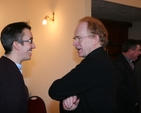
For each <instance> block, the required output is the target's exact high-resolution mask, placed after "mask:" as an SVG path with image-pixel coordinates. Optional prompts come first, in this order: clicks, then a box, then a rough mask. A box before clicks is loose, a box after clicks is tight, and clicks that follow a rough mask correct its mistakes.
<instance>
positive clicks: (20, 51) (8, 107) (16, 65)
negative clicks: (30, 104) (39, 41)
mask: <svg viewBox="0 0 141 113" xmlns="http://www.w3.org/2000/svg"><path fill="white" fill-rule="evenodd" d="M30 30H31V27H30V26H29V25H28V24H27V23H25V22H15V23H11V24H9V25H7V26H6V27H5V28H4V29H3V30H2V32H1V36H0V40H1V43H2V46H3V48H4V50H5V54H4V55H3V56H2V57H1V58H0V113H27V98H28V97H27V91H26V90H27V89H26V86H25V83H24V80H23V75H22V70H21V67H22V65H21V63H22V62H23V61H26V60H30V59H31V55H32V49H35V44H34V43H33V36H32V33H31V31H30Z"/></svg>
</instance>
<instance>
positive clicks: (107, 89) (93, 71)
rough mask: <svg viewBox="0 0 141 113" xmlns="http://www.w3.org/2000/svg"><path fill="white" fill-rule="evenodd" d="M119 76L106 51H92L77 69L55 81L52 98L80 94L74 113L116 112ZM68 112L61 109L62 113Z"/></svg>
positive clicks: (59, 98)
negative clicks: (117, 79)
mask: <svg viewBox="0 0 141 113" xmlns="http://www.w3.org/2000/svg"><path fill="white" fill-rule="evenodd" d="M116 90H117V87H116V74H115V69H114V66H113V63H112V61H111V59H110V57H109V56H108V55H107V53H106V52H105V51H104V50H103V48H102V47H101V48H98V49H96V50H94V51H93V52H91V53H90V54H89V55H88V56H87V57H86V58H85V59H84V60H82V61H81V63H80V64H78V65H77V66H76V67H75V68H74V69H72V70H71V71H70V72H69V73H68V74H66V75H65V76H64V77H62V78H61V79H58V80H56V81H54V83H53V84H52V85H51V87H50V89H49V95H50V97H51V98H53V99H55V100H58V101H62V100H64V99H66V98H67V97H70V96H74V95H77V96H78V98H80V102H79V104H78V107H77V108H76V109H75V110H74V111H72V113H116ZM65 112H66V113H67V112H69V111H65V110H63V108H62V104H61V108H60V113H65Z"/></svg>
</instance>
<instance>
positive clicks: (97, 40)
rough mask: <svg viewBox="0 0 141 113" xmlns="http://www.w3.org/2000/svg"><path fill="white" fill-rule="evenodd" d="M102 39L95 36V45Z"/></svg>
mask: <svg viewBox="0 0 141 113" xmlns="http://www.w3.org/2000/svg"><path fill="white" fill-rule="evenodd" d="M99 40H100V37H99V36H98V35H95V36H94V42H95V44H97V43H99Z"/></svg>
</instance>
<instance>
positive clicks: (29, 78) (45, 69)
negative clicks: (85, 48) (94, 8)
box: [0, 0, 91, 113]
mask: <svg viewBox="0 0 141 113" xmlns="http://www.w3.org/2000/svg"><path fill="white" fill-rule="evenodd" d="M90 4H91V0H40V1H39V0H24V1H23V0H0V15H1V18H0V22H1V24H0V31H1V30H2V29H3V27H4V26H5V25H7V24H9V23H11V22H16V21H30V25H31V27H32V33H33V36H34V42H35V44H36V46H37V48H36V49H35V50H33V52H32V54H33V55H32V59H31V60H30V61H27V62H23V74H24V79H25V83H26V84H27V86H28V88H29V92H30V95H38V96H40V97H42V98H43V99H44V101H45V103H46V106H47V110H48V113H59V111H58V102H56V101H54V100H52V99H51V98H50V97H49V96H48V88H49V87H50V85H51V83H52V82H53V81H54V80H55V79H58V78H60V77H62V76H63V75H65V74H66V73H67V72H68V71H70V70H71V69H72V68H73V67H75V66H76V64H77V63H79V62H80V61H81V59H80V58H78V56H77V54H76V51H75V49H74V47H73V46H72V41H73V40H72V37H73V32H74V29H75V27H76V25H77V22H78V20H79V19H80V18H82V17H84V16H88V15H90V14H91V5H90ZM53 11H54V12H55V21H54V22H48V24H47V25H46V26H44V25H42V20H43V18H44V16H46V15H49V16H50V17H52V13H53ZM3 53H4V50H3V48H2V47H1V44H0V54H1V55H3Z"/></svg>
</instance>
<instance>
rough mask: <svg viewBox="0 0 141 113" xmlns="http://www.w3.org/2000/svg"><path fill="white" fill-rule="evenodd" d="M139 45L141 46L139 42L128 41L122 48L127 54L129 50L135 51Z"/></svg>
mask: <svg viewBox="0 0 141 113" xmlns="http://www.w3.org/2000/svg"><path fill="white" fill-rule="evenodd" d="M137 45H140V42H139V41H138V40H135V39H127V40H126V41H125V42H124V44H123V46H122V52H127V51H128V50H129V49H132V50H135V49H136V47H137Z"/></svg>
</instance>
